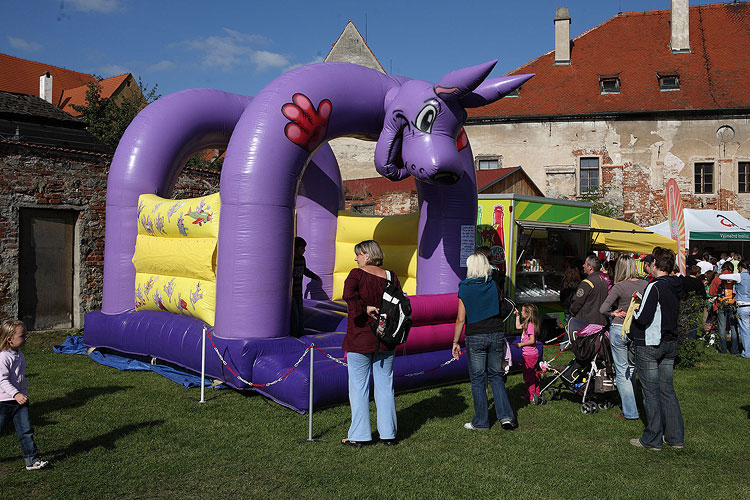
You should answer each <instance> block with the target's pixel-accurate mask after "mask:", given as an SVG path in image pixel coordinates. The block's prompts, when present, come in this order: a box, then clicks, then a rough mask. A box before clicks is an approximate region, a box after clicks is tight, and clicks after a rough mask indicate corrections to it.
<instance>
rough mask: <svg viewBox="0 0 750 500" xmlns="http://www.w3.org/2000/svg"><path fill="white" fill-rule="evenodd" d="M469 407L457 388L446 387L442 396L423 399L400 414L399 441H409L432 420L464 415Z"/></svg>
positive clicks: (441, 391) (442, 390)
mask: <svg viewBox="0 0 750 500" xmlns="http://www.w3.org/2000/svg"><path fill="white" fill-rule="evenodd" d="M468 407H469V406H468V405H467V404H466V399H465V398H464V397H463V396H462V395H461V391H460V390H459V389H457V388H453V387H446V388H444V389H441V390H440V394H438V395H437V396H433V397H431V398H428V399H423V400H422V401H419V402H417V403H414V404H413V405H411V406H409V407H408V408H404V409H403V410H400V411H399V412H398V434H399V439H401V440H403V439H407V438H408V437H409V436H411V435H412V434H414V433H415V432H416V431H417V430H419V428H420V427H422V426H423V425H424V424H425V422H427V420H429V419H432V418H450V417H455V416H456V415H460V414H461V413H463V412H464V411H465V410H466V409H467V408H468Z"/></svg>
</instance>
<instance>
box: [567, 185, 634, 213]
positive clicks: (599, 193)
mask: <svg viewBox="0 0 750 500" xmlns="http://www.w3.org/2000/svg"><path fill="white" fill-rule="evenodd" d="M610 189H611V188H610V187H607V186H598V187H596V188H593V189H591V190H589V192H588V193H583V194H581V195H579V196H578V198H577V200H578V201H587V202H589V203H591V212H592V213H595V214H597V215H603V216H604V217H610V218H612V219H619V218H621V217H622V214H623V206H622V205H618V204H616V203H614V202H612V201H609V200H607V194H608V193H609V191H610Z"/></svg>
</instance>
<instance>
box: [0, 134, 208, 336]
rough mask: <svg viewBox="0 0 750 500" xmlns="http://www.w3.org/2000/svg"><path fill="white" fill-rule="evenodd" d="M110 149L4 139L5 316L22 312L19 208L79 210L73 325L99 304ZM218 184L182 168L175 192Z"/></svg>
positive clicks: (0, 276)
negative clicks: (103, 151)
mask: <svg viewBox="0 0 750 500" xmlns="http://www.w3.org/2000/svg"><path fill="white" fill-rule="evenodd" d="M110 160H111V157H110V156H109V155H100V154H87V153H80V152H70V151H64V150H57V149H52V148H44V147H35V146H30V145H19V144H7V143H3V144H0V169H2V172H3V174H2V176H0V316H1V317H13V318H17V317H18V297H19V290H18V287H19V213H20V210H21V209H24V208H45V209H60V210H67V211H73V212H76V213H77V214H78V217H77V222H76V231H75V235H76V236H75V239H74V244H75V245H76V247H77V248H75V249H74V255H75V256H76V260H77V262H74V271H75V276H74V278H73V281H74V310H73V325H74V327H76V328H80V327H82V326H83V316H84V314H85V313H87V312H90V311H93V310H96V309H100V308H101V303H102V279H103V268H104V222H105V201H106V183H107V173H108V170H109V162H110ZM218 190H219V174H218V173H216V172H204V171H197V170H188V169H186V170H185V171H183V173H182V174H181V176H180V177H179V179H178V183H177V186H176V188H175V197H179V198H188V197H197V196H202V195H204V194H209V193H215V192H217V191H218Z"/></svg>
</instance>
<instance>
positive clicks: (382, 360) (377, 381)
mask: <svg viewBox="0 0 750 500" xmlns="http://www.w3.org/2000/svg"><path fill="white" fill-rule="evenodd" d="M395 356H396V351H395V350H394V351H378V352H372V353H366V354H360V353H356V352H350V353H347V355H346V364H347V370H348V372H349V404H350V405H351V409H352V425H351V426H350V427H349V434H348V436H347V437H348V438H349V439H350V440H351V441H359V442H363V441H370V440H371V439H372V429H371V427H370V370H372V378H373V385H374V389H375V408H376V409H377V422H378V434H379V435H380V439H395V438H396V399H395V397H394V396H393V358H394V357H395Z"/></svg>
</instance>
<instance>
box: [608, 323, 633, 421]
mask: <svg viewBox="0 0 750 500" xmlns="http://www.w3.org/2000/svg"><path fill="white" fill-rule="evenodd" d="M609 345H610V346H611V347H612V360H613V361H614V362H615V373H616V374H617V379H616V380H617V392H619V393H620V401H621V402H622V414H623V416H624V417H625V418H627V419H636V418H638V406H637V405H636V403H635V365H631V364H630V363H628V339H627V338H624V339H623V338H622V325H617V324H613V325H612V326H610V327H609Z"/></svg>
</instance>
